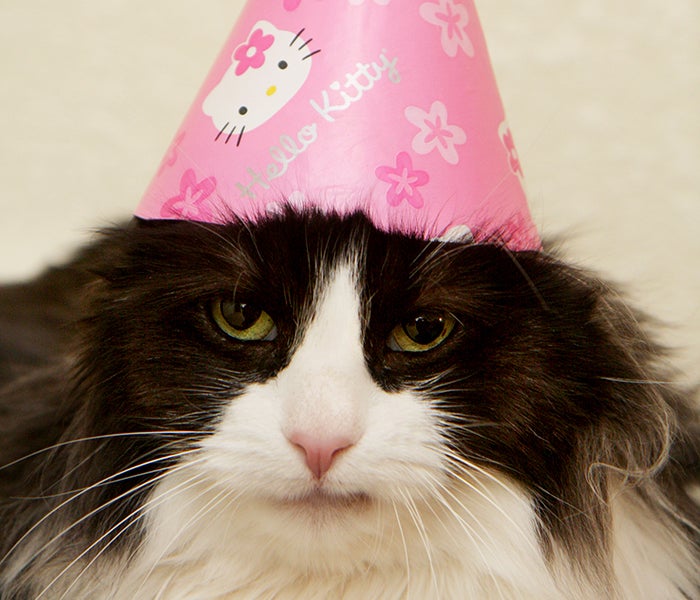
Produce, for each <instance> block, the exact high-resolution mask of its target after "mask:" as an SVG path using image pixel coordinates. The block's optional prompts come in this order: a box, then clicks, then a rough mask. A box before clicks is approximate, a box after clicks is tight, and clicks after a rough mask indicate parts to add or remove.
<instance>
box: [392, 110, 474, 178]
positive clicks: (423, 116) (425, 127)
mask: <svg viewBox="0 0 700 600" xmlns="http://www.w3.org/2000/svg"><path fill="white" fill-rule="evenodd" d="M404 114H405V115H406V118H407V119H408V120H409V121H410V122H411V123H413V124H414V125H415V126H416V127H418V129H419V130H420V131H419V132H418V133H417V134H416V136H415V137H414V138H413V143H412V145H413V150H415V151H416V152H417V153H418V154H428V153H430V152H432V151H433V150H435V149H436V148H437V150H438V151H439V152H440V155H441V156H442V158H444V159H445V160H446V161H447V162H448V163H449V164H451V165H456V164H457V163H458V162H459V154H458V152H457V148H456V147H457V146H460V145H462V144H464V143H465V142H466V141H467V134H466V133H464V129H462V128H461V127H459V126H457V125H449V124H448V122H447V108H445V105H444V104H443V103H442V102H440V101H439V100H436V101H435V102H433V105H432V106H431V107H430V112H425V111H424V110H423V109H421V108H418V107H417V106H408V107H407V108H406V110H405V111H404Z"/></svg>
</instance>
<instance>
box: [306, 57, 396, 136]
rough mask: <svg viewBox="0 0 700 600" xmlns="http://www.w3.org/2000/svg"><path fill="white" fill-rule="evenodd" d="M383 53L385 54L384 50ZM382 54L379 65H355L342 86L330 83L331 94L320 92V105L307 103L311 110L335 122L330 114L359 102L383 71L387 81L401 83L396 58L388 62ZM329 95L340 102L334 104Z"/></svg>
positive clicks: (375, 63) (337, 82) (338, 82)
mask: <svg viewBox="0 0 700 600" xmlns="http://www.w3.org/2000/svg"><path fill="white" fill-rule="evenodd" d="M384 52H386V50H385V51H384ZM384 52H382V54H380V55H379V60H380V61H381V62H380V63H377V62H372V63H370V64H363V63H357V70H356V71H355V72H354V73H348V74H347V75H345V83H344V84H343V85H342V86H341V83H340V81H334V82H333V83H331V84H330V86H329V87H330V89H331V90H332V92H331V93H330V94H329V92H328V91H326V90H323V92H321V98H322V103H321V104H319V103H318V102H316V101H315V100H310V101H309V102H310V103H311V106H312V107H313V109H314V110H315V111H316V112H318V114H320V115H321V116H322V117H323V118H324V119H326V121H330V122H331V123H332V122H333V121H335V118H334V117H333V116H332V115H331V113H334V112H341V111H344V110H347V109H348V108H350V106H351V105H352V104H354V103H355V102H357V101H359V100H361V99H362V97H363V96H364V94H365V92H368V91H369V90H371V89H372V88H373V87H374V84H375V83H377V81H379V80H380V79H381V78H382V75H383V74H384V72H385V71H388V72H389V81H391V82H392V83H399V82H400V81H401V74H400V73H399V71H398V69H397V68H396V63H397V62H398V58H394V59H393V60H389V59H388V58H387V57H386V55H385V54H384ZM331 94H333V95H334V96H340V98H341V99H342V101H340V102H338V101H335V102H334V101H333V100H332V99H331Z"/></svg>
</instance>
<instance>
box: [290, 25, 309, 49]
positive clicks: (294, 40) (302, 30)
mask: <svg viewBox="0 0 700 600" xmlns="http://www.w3.org/2000/svg"><path fill="white" fill-rule="evenodd" d="M304 31H306V27H302V28H301V29H300V30H299V32H298V33H297V34H296V35H295V36H294V39H293V40H292V41H291V42H290V43H289V47H290V48H291V47H292V46H293V45H294V42H296V41H297V40H298V39H299V38H300V37H301V34H302V33H304Z"/></svg>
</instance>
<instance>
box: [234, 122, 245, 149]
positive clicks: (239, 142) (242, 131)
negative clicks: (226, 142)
mask: <svg viewBox="0 0 700 600" xmlns="http://www.w3.org/2000/svg"><path fill="white" fill-rule="evenodd" d="M234 129H235V128H234ZM231 133H233V132H231ZM244 133H245V125H243V127H242V129H241V132H240V133H239V134H238V141H237V142H236V148H238V146H240V145H241V140H242V139H243V134H244Z"/></svg>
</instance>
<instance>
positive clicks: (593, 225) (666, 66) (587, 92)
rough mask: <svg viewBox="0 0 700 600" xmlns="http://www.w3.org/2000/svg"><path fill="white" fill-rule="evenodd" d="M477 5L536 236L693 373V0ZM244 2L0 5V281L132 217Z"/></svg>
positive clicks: (699, 327)
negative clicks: (641, 317) (658, 333)
mask: <svg viewBox="0 0 700 600" xmlns="http://www.w3.org/2000/svg"><path fill="white" fill-rule="evenodd" d="M335 1H341V0H335ZM342 1H345V0H342ZM394 1H399V0H394ZM477 5H478V7H479V11H480V14H481V20H482V24H483V26H484V29H485V32H486V37H487V40H488V42H489V46H490V50H491V56H492V59H493V63H494V67H495V70H496V73H497V77H498V80H499V83H500V87H501V93H502V95H503V99H504V103H505V105H506V110H507V113H508V118H509V122H510V125H511V128H512V130H513V132H514V134H515V137H516V141H517V144H518V148H519V151H520V155H521V159H522V163H523V166H524V170H525V174H526V180H527V187H528V193H529V196H530V202H531V208H532V212H533V215H534V218H535V221H536V223H537V224H538V226H539V227H540V230H541V232H542V233H543V234H544V235H545V236H552V235H554V236H560V237H561V238H562V239H563V243H564V249H565V253H566V255H567V256H568V257H569V258H570V259H571V260H572V261H573V262H575V263H577V264H580V265H583V266H586V267H590V268H593V269H596V270H597V271H599V272H601V273H602V274H603V275H605V276H606V277H608V278H612V279H613V280H615V281H618V282H620V283H621V284H622V286H623V288H624V289H626V290H627V291H628V292H629V294H630V296H631V297H632V299H633V301H634V302H635V303H636V304H637V305H638V306H641V307H642V308H644V309H646V310H647V311H649V312H651V313H652V314H653V315H655V316H657V317H659V318H660V319H662V320H663V321H664V322H666V323H667V324H668V326H667V327H665V328H664V329H663V331H662V335H663V339H664V340H665V341H666V342H667V343H668V344H670V345H671V346H673V347H675V348H678V352H679V355H680V362H681V365H682V366H683V368H684V369H685V371H686V374H687V377H688V378H689V379H692V380H700V110H699V109H698V106H700V66H699V65H700V2H698V1H697V0H672V1H671V2H667V3H663V4H659V3H658V2H652V1H651V0H642V1H641V2H640V1H639V0H528V1H527V2H517V1H516V0H481V2H478V0H477ZM241 6H242V2H241V1H240V0H238V1H236V0H197V1H195V0H149V1H148V2H140V1H137V0H99V2H95V1H93V0H61V1H60V2H55V1H54V0H22V1H20V0H4V1H3V2H0V57H2V58H0V80H1V81H2V86H1V89H2V91H1V92H0V132H2V134H1V135H2V138H1V140H0V182H2V183H1V186H2V188H1V191H0V211H1V212H0V214H1V215H2V216H1V217H0V279H2V280H13V279H18V278H22V277H25V276H27V275H30V274H32V273H35V272H37V270H38V269H40V268H41V266H43V265H46V264H49V263H56V262H59V261H60V260H61V259H62V258H63V257H65V256H66V255H67V254H68V253H69V252H70V250H71V249H73V248H75V247H76V246H77V245H79V244H80V243H82V242H83V241H85V240H87V239H89V237H90V236H91V235H92V232H93V231H94V229H95V228H98V227H100V226H103V225H106V224H109V223H112V222H117V221H120V220H123V219H124V218H127V217H128V215H129V214H130V212H131V210H133V208H134V207H135V206H136V204H137V202H138V199H139V197H140V195H141V193H142V192H143V190H144V189H145V187H146V185H147V183H148V181H149V179H150V177H151V175H152V174H153V172H154V170H155V169H156V168H157V165H158V164H159V163H160V160H161V156H162V154H163V152H164V150H165V148H166V146H167V144H168V142H169V141H170V138H171V137H172V135H173V134H174V133H175V130H176V128H177V126H178V125H179V123H180V120H181V118H182V117H183V115H184V113H185V111H186V109H187V108H188V107H189V104H190V102H191V100H192V98H193V96H194V94H195V92H196V90H197V89H198V86H199V84H200V83H201V81H202V79H203V75H204V73H205V72H206V71H207V69H208V68H209V66H210V64H211V62H212V60H213V57H214V56H215V54H216V53H217V51H218V49H219V47H220V45H221V44H222V43H223V40H224V39H225V36H226V35H227V33H228V31H229V29H230V26H231V24H232V23H233V21H234V19H235V16H236V14H237V13H238V11H239V10H240V7H241Z"/></svg>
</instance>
